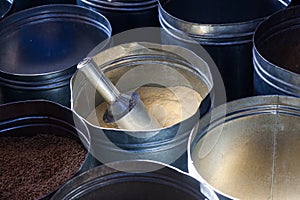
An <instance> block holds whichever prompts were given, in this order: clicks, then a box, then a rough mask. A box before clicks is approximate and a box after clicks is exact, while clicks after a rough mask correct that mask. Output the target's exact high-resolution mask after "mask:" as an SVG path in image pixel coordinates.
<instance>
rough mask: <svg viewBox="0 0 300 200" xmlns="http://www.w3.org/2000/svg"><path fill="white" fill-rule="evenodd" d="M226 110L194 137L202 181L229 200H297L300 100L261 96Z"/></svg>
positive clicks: (299, 192)
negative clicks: (235, 199)
mask: <svg viewBox="0 0 300 200" xmlns="http://www.w3.org/2000/svg"><path fill="white" fill-rule="evenodd" d="M217 109H220V108H217ZM227 109H228V113H227V116H226V117H225V116H223V117H222V116H221V117H220V116H219V117H218V118H214V116H212V121H213V123H212V124H210V126H209V128H208V129H203V127H204V126H203V124H201V123H200V125H199V128H198V131H196V132H194V136H193V137H192V138H193V139H194V140H193V141H192V142H191V144H192V145H191V149H190V150H191V155H192V161H193V167H195V169H196V172H197V173H198V175H199V176H200V177H201V179H203V180H205V182H207V183H208V184H209V185H211V186H212V187H213V188H215V190H216V191H218V192H219V193H220V194H222V195H224V196H226V197H228V198H233V197H234V198H238V199H298V198H299V196H300V190H299V188H300V173H299V172H300V158H299V152H300V100H299V99H297V98H293V97H284V96H279V97H278V96H259V97H252V98H247V99H243V100H238V101H235V102H232V103H230V104H229V105H228V107H227ZM224 117H225V122H224V123H219V122H220V120H224Z"/></svg>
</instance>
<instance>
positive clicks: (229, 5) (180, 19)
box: [159, 0, 289, 100]
mask: <svg viewBox="0 0 300 200" xmlns="http://www.w3.org/2000/svg"><path fill="white" fill-rule="evenodd" d="M288 4H289V0H284V1H270V0H263V1H262V0H256V1H239V0H230V1H199V0H193V1H189V3H185V2H184V1H181V0H159V20H160V24H161V26H162V27H163V28H164V29H165V31H166V32H165V34H164V38H163V42H164V43H167V44H178V45H181V46H184V47H187V48H190V49H195V47H193V46H195V45H196V46H197V45H199V44H200V45H202V46H203V47H204V48H205V49H206V50H207V51H208V53H210V55H211V57H212V58H213V60H214V61H215V63H216V65H217V66H218V68H219V71H220V73H221V75H222V78H223V81H224V84H225V89H226V93H227V97H228V100H234V99H237V98H241V97H246V96H251V95H253V77H252V74H253V66H252V53H251V50H252V37H253V33H254V31H255V29H256V27H257V25H258V24H259V23H260V22H262V21H263V19H265V18H266V17H267V16H268V15H270V14H272V13H274V12H275V11H278V10H280V9H283V8H285V7H286V6H287V5H288ZM196 53H197V52H196Z"/></svg>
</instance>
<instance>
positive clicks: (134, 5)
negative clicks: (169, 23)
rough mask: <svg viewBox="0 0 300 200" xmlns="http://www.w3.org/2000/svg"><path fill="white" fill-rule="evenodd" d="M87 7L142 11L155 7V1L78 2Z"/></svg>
mask: <svg viewBox="0 0 300 200" xmlns="http://www.w3.org/2000/svg"><path fill="white" fill-rule="evenodd" d="M78 1H80V2H82V3H84V4H86V5H88V6H91V7H93V8H95V9H97V8H100V9H106V10H112V11H125V12H126V11H127V12H134V11H143V10H148V9H151V8H155V7H157V5H158V3H157V0H146V1H143V0H132V1H128V0H119V1H105V0H100V1H97V0H78Z"/></svg>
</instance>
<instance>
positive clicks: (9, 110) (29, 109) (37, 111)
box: [0, 100, 97, 199]
mask: <svg viewBox="0 0 300 200" xmlns="http://www.w3.org/2000/svg"><path fill="white" fill-rule="evenodd" d="M39 133H47V134H54V135H58V136H62V137H69V138H73V139H75V140H78V141H79V142H80V143H82V144H83V145H84V146H85V147H86V148H87V150H88V151H89V148H90V137H89V131H88V129H87V127H86V125H85V124H84V122H83V121H82V120H81V119H80V118H78V117H76V115H75V114H74V113H73V112H72V111H71V110H70V109H69V108H67V107H64V106H61V105H59V104H56V103H54V102H50V101H45V100H31V101H20V102H14V103H8V104H2V105H0V137H3V136H20V137H28V136H34V135H37V134H39ZM95 165H97V163H96V161H95V159H94V158H93V157H92V156H91V155H90V154H88V153H87V154H86V158H85V160H84V162H83V163H82V165H81V167H80V169H78V171H77V173H76V174H74V176H76V175H79V174H81V173H83V172H84V171H86V170H88V169H90V168H92V167H94V166H95ZM12 170H13V169H12ZM74 176H73V177H74ZM24 192H26V191H24ZM54 192H55V191H52V192H50V193H49V194H48V195H46V196H44V197H43V198H42V199H50V197H51V196H52V195H53V194H54Z"/></svg>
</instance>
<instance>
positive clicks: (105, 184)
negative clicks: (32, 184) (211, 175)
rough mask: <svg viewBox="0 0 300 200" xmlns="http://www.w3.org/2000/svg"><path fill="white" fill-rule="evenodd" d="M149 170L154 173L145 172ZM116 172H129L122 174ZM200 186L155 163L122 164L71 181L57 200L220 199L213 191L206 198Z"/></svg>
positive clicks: (85, 174)
mask: <svg viewBox="0 0 300 200" xmlns="http://www.w3.org/2000/svg"><path fill="white" fill-rule="evenodd" d="M147 168H157V170H155V171H150V172H144V170H145V169H147ZM117 169H126V171H119V170H117ZM200 188H203V187H202V185H201V183H199V182H198V181H196V180H195V179H193V178H192V177H190V176H188V175H187V174H184V173H181V172H180V171H178V170H176V169H174V168H171V167H170V166H167V165H163V164H162V163H157V162H152V161H142V160H140V161H123V162H115V163H110V164H108V165H107V166H105V165H102V166H99V167H96V168H93V169H91V170H89V171H87V172H86V173H84V174H82V175H80V176H78V177H76V178H74V179H72V180H71V181H69V182H68V183H67V184H65V185H64V187H62V188H61V189H60V190H59V191H58V192H57V193H56V194H55V195H54V196H53V198H52V199H53V200H54V199H61V200H67V199H75V198H76V199H81V200H83V199H89V200H93V199H99V198H101V199H115V200H121V199H132V200H138V199H165V200H171V199H185V200H204V199H208V197H209V199H211V200H214V199H217V198H216V196H215V194H214V193H213V192H212V191H209V190H207V189H206V190H207V191H208V193H207V194H209V195H210V196H205V195H204V194H203V193H201V192H200Z"/></svg>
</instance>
